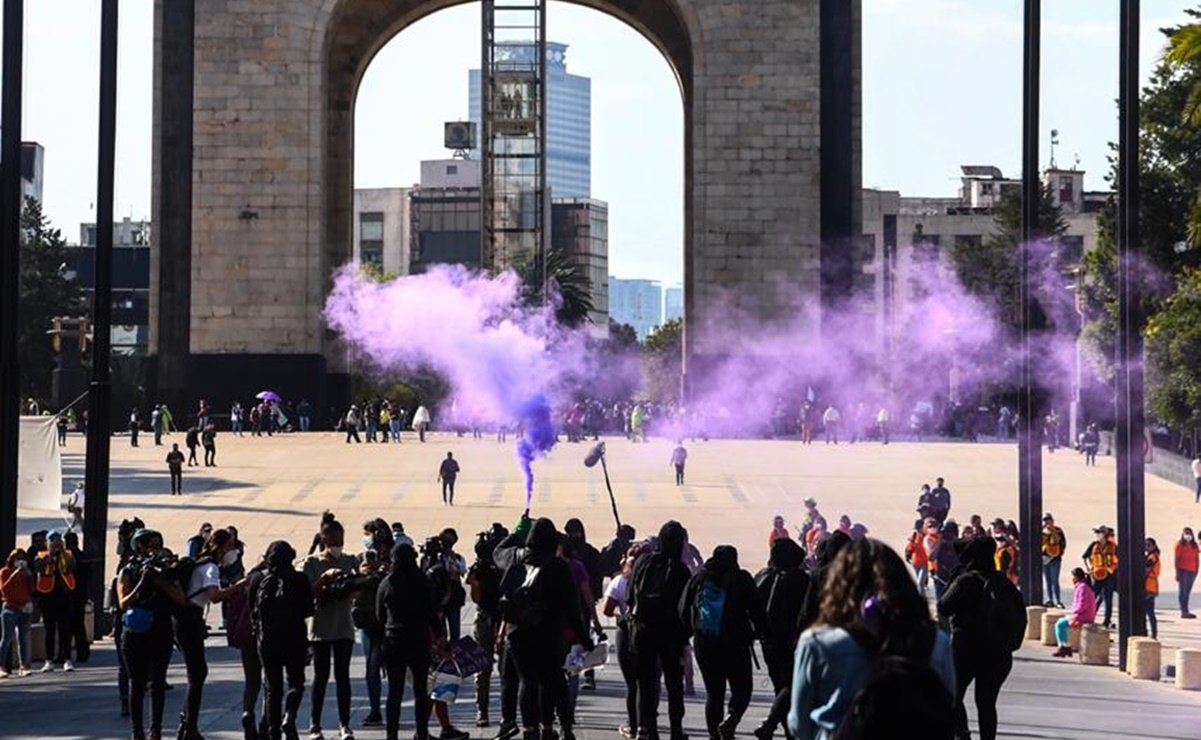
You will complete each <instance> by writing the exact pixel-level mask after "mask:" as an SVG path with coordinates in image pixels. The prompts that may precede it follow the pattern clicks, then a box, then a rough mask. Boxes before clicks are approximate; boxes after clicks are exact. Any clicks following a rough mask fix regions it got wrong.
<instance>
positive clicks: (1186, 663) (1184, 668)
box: [1176, 648, 1201, 691]
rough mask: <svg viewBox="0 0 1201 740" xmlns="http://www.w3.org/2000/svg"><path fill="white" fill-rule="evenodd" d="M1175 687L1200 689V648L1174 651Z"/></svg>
mask: <svg viewBox="0 0 1201 740" xmlns="http://www.w3.org/2000/svg"><path fill="white" fill-rule="evenodd" d="M1176 688H1178V689H1186V690H1188V691H1201V649H1198V648H1180V649H1179V650H1177V651H1176Z"/></svg>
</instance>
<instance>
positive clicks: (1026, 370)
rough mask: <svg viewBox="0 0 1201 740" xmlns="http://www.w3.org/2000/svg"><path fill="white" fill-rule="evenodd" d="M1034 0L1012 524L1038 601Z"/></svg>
mask: <svg viewBox="0 0 1201 740" xmlns="http://www.w3.org/2000/svg"><path fill="white" fill-rule="evenodd" d="M1041 12H1042V10H1041V3H1040V0H1026V8H1025V44H1024V47H1023V60H1022V61H1023V63H1022V80H1023V85H1022V238H1021V243H1020V244H1019V245H1018V262H1019V276H1020V277H1019V285H1020V299H1019V313H1020V316H1019V327H1018V332H1019V337H1020V354H1021V379H1020V384H1019V389H1018V413H1019V424H1018V522H1019V527H1020V530H1021V554H1020V556H1019V558H1020V563H1019V564H1020V566H1021V587H1022V593H1023V594H1024V595H1025V597H1026V603H1028V604H1040V603H1042V592H1043V584H1042V561H1041V557H1040V536H1041V532H1042V521H1041V519H1042V509H1043V466H1042V440H1041V436H1040V434H1039V425H1040V424H1041V421H1042V403H1041V398H1042V394H1041V392H1040V389H1039V377H1038V372H1037V368H1036V367H1035V357H1034V356H1033V351H1032V347H1033V344H1032V342H1031V341H1030V339H1031V335H1032V334H1033V333H1034V332H1036V331H1038V330H1039V329H1041V328H1042V327H1041V323H1042V322H1041V321H1040V317H1041V315H1042V313H1041V311H1040V310H1039V307H1038V305H1037V299H1036V297H1035V295H1034V292H1033V290H1032V287H1033V286H1032V284H1031V283H1032V279H1033V274H1032V273H1033V270H1032V265H1031V260H1030V248H1031V245H1032V244H1033V242H1034V241H1035V240H1037V239H1038V238H1039V236H1040V224H1039V222H1038V205H1039V201H1040V199H1041V196H1042V185H1041V184H1040V183H1039V179H1038V104H1039V66H1040V65H1039V56H1040V46H1041V43H1040V42H1041V40H1042V38H1041V37H1042V27H1041V26H1042V24H1041V18H1040V15H1041Z"/></svg>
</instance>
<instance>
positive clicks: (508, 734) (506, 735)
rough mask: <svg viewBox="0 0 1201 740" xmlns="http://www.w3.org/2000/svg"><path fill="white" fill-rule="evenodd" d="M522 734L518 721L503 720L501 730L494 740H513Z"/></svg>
mask: <svg viewBox="0 0 1201 740" xmlns="http://www.w3.org/2000/svg"><path fill="white" fill-rule="evenodd" d="M520 734H521V728H520V727H518V726H517V723H516V722H501V723H500V730H499V731H498V732H497V733H496V737H495V738H493V739H492V740H513V738H515V737H517V736H518V735H520Z"/></svg>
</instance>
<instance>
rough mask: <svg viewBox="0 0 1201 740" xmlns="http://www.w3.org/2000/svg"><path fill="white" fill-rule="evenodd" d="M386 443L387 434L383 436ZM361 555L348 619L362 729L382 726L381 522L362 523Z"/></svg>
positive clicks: (388, 546)
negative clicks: (363, 692) (359, 664)
mask: <svg viewBox="0 0 1201 740" xmlns="http://www.w3.org/2000/svg"><path fill="white" fill-rule="evenodd" d="M384 439H385V441H386V440H387V434H385V435H384ZM362 543H363V555H362V558H361V561H360V563H359V579H358V582H359V584H360V585H361V588H360V589H359V590H358V591H357V592H356V593H355V596H354V607H353V609H352V610H351V616H352V617H353V618H354V626H355V628H356V629H357V630H358V631H359V642H361V643H362V645H363V659H364V671H365V674H364V676H363V678H364V681H365V682H366V684H367V706H368V712H367V716H366V717H365V718H364V719H363V727H379V726H381V725H383V723H384V716H383V714H382V713H381V711H380V701H381V696H382V694H383V667H384V657H383V649H382V648H383V638H384V628H383V624H382V623H381V622H380V621H379V619H377V618H376V604H375V597H376V592H377V591H378V589H379V584H380V579H381V578H383V577H384V576H386V575H387V570H388V569H387V562H386V560H387V558H388V557H389V555H390V553H391V552H392V530H391V529H389V528H388V525H387V524H386V523H385V522H384V521H383V520H380V519H373V520H370V521H366V522H363V537H362Z"/></svg>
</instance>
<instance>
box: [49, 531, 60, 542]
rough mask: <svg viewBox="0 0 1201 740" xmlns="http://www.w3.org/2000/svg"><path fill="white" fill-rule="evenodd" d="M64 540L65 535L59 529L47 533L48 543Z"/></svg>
mask: <svg viewBox="0 0 1201 740" xmlns="http://www.w3.org/2000/svg"><path fill="white" fill-rule="evenodd" d="M62 538H63V533H62V532H60V531H58V530H57V529H52V530H50V531H49V532H47V533H46V541H47V542H52V541H54V540H61V539H62Z"/></svg>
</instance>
